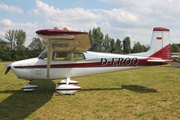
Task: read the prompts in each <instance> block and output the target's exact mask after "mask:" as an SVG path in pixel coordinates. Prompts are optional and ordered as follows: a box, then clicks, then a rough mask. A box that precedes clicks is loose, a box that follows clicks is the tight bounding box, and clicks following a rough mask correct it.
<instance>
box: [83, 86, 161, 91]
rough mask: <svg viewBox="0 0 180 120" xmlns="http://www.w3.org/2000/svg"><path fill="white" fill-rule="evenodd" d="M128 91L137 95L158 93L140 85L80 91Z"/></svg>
mask: <svg viewBox="0 0 180 120" xmlns="http://www.w3.org/2000/svg"><path fill="white" fill-rule="evenodd" d="M124 89H127V90H130V91H134V92H137V93H155V92H158V91H157V90H155V89H153V88H148V87H145V86H140V85H122V87H117V88H89V89H81V91H96V90H124Z"/></svg>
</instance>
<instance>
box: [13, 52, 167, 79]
mask: <svg viewBox="0 0 180 120" xmlns="http://www.w3.org/2000/svg"><path fill="white" fill-rule="evenodd" d="M84 56H85V59H84V60H79V61H71V60H69V61H67V60H66V61H58V60H51V63H50V76H49V77H47V59H40V58H38V57H37V58H32V59H27V60H22V61H17V62H14V63H12V64H11V69H12V71H13V72H14V73H15V74H16V76H17V77H18V78H23V79H28V80H36V79H40V80H48V79H50V80H53V79H58V78H68V77H78V76H85V75H92V74H98V73H105V72H113V71H119V70H127V69H134V68H139V67H145V66H150V65H161V64H164V63H161V62H153V63H152V62H151V63H149V62H148V59H149V58H148V57H140V56H135V55H120V54H109V53H96V52H86V53H84Z"/></svg>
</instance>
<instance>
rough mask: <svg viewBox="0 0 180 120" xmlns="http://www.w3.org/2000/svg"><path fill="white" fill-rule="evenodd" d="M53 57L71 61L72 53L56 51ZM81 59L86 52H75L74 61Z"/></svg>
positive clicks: (57, 59)
mask: <svg viewBox="0 0 180 120" xmlns="http://www.w3.org/2000/svg"><path fill="white" fill-rule="evenodd" d="M52 59H53V60H56V61H69V60H71V55H70V53H63V52H54V53H53V57H52ZM79 60H84V54H82V53H74V54H73V61H79Z"/></svg>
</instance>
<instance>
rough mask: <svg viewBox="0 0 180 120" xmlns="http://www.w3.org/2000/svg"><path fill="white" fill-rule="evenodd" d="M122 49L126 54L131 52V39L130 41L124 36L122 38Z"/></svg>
mask: <svg viewBox="0 0 180 120" xmlns="http://www.w3.org/2000/svg"><path fill="white" fill-rule="evenodd" d="M123 51H124V53H126V54H129V53H130V52H131V41H130V37H126V38H125V39H124V40H123Z"/></svg>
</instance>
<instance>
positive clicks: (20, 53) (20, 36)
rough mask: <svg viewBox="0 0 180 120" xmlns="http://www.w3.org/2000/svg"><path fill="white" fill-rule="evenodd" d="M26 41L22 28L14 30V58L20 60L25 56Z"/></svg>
mask: <svg viewBox="0 0 180 120" xmlns="http://www.w3.org/2000/svg"><path fill="white" fill-rule="evenodd" d="M25 41H26V32H24V31H23V30H16V31H15V52H16V54H15V60H21V59H25V58H27V56H26V54H25V51H26V47H25V46H24V43H25Z"/></svg>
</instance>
